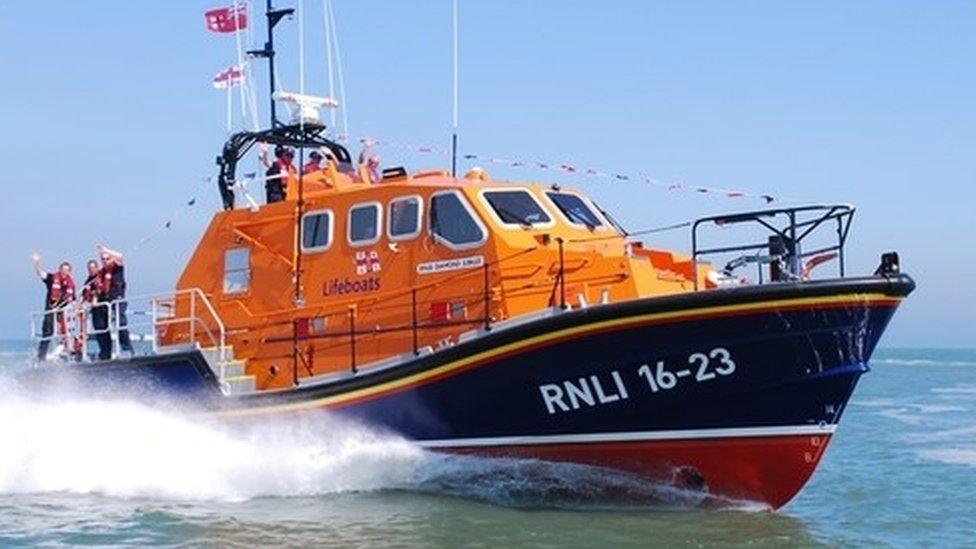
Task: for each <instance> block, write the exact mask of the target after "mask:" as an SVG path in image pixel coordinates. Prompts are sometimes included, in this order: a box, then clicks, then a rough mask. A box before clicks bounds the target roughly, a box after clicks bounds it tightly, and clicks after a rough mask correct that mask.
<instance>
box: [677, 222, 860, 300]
mask: <svg viewBox="0 0 976 549" xmlns="http://www.w3.org/2000/svg"><path fill="white" fill-rule="evenodd" d="M854 212H855V208H854V207H853V206H851V205H850V204H815V205H808V206H795V207H790V208H773V209H767V210H756V211H750V212H740V213H734V214H725V215H714V216H709V217H703V218H700V219H697V220H695V222H694V223H693V224H692V228H691V248H692V258H691V259H692V274H693V276H692V279H693V281H694V287H695V290H698V289H699V288H698V259H699V258H700V257H702V256H706V255H717V254H731V253H738V252H746V253H744V255H740V256H738V257H736V258H734V259H733V260H732V261H730V262H729V263H728V264H727V265H726V267H725V269H724V272H725V274H726V275H731V272H732V270H734V269H736V268H738V267H741V266H743V265H745V264H748V263H756V264H757V267H758V274H759V278H758V283H760V284H762V283H763V265H765V264H768V265H769V269H770V273H769V279H770V281H772V282H779V281H790V280H792V281H796V280H802V279H803V278H804V277H805V275H806V274H808V273H806V272H805V271H806V270H807V269H809V268H811V267H809V266H808V267H807V269H804V267H803V265H802V264H801V262H802V260H803V259H804V258H811V259H813V258H816V257H817V256H820V257H821V259H824V258H825V259H832V258H833V256H836V258H837V265H838V274H839V275H840V276H841V277H843V276H844V245H845V244H846V242H847V236H848V233H849V232H850V228H851V222H852V221H853V219H854ZM829 222H835V223H836V224H835V227H834V229H835V232H836V241H835V243H833V244H829V245H826V246H821V247H819V248H816V249H814V250H807V251H804V250H803V247H802V244H803V242H804V240H806V239H807V238H808V237H809V236H810V235H812V234H814V233H815V232H816V231H817V229H819V228H821V227H823V226H824V225H825V224H826V223H829ZM742 224H750V225H753V226H758V227H760V228H761V229H765V234H766V235H767V239H766V241H764V242H759V243H747V244H737V245H731V246H718V247H709V248H700V247H699V245H700V241H699V229H700V228H702V227H708V226H715V227H730V226H733V225H742ZM748 252H751V253H748ZM816 264H817V263H814V265H816Z"/></svg>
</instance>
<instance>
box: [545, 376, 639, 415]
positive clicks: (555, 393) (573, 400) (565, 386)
mask: <svg viewBox="0 0 976 549" xmlns="http://www.w3.org/2000/svg"><path fill="white" fill-rule="evenodd" d="M539 392H540V393H542V402H544V403H545V405H546V410H547V411H548V412H549V415H553V414H555V413H556V412H569V411H571V410H579V409H580V408H582V407H583V406H584V405H585V406H587V407H590V408H592V407H594V406H600V405H603V404H610V403H611V402H619V401H621V400H627V399H628V398H630V395H629V394H628V393H627V387H626V386H625V385H624V380H623V378H622V377H621V376H620V372H618V371H617V370H614V371H612V372H610V374H609V375H606V374H603V375H591V376H586V377H580V378H578V379H567V380H563V381H562V382H560V383H547V384H545V385H540V386H539Z"/></svg>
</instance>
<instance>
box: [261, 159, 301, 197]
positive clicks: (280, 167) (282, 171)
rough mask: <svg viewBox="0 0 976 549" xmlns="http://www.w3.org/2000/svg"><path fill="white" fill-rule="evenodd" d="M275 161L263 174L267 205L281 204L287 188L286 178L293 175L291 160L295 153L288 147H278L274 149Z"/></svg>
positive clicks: (293, 169) (293, 168) (293, 167)
mask: <svg viewBox="0 0 976 549" xmlns="http://www.w3.org/2000/svg"><path fill="white" fill-rule="evenodd" d="M275 158H276V160H275V161H274V162H272V163H271V166H270V167H269V168H268V171H267V172H266V173H265V181H264V190H265V192H266V193H267V200H266V202H267V203H268V204H272V203H274V202H281V201H282V200H284V199H285V188H286V187H287V186H288V178H289V177H290V176H292V175H294V174H295V166H294V164H292V160H293V159H294V158H295V151H293V150H292V149H291V148H289V147H284V146H281V145H278V146H277V147H275Z"/></svg>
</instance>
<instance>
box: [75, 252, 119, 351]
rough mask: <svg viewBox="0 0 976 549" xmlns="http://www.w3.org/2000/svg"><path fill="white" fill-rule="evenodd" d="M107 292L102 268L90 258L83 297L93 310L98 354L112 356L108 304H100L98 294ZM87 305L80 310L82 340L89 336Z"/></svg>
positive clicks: (88, 306) (92, 318)
mask: <svg viewBox="0 0 976 549" xmlns="http://www.w3.org/2000/svg"><path fill="white" fill-rule="evenodd" d="M105 293H106V292H105V291H104V290H103V289H102V270H101V269H100V268H99V267H98V262H97V261H95V260H94V259H89V260H88V278H86V279H85V284H84V286H82V288H81V299H82V300H83V301H84V304H85V305H86V306H87V308H88V309H90V310H91V321H92V328H94V332H95V341H96V342H97V343H98V356H99V358H101V357H103V356H109V357H111V356H112V335H111V334H110V333H109V330H108V307H109V306H108V304H99V302H98V296H100V295H104V294H105ZM85 310H86V307H81V308H80V311H79V312H78V314H79V316H80V321H81V322H80V324H81V337H82V341H84V340H85V339H87V338H88V322H87V321H86V320H87V319H85Z"/></svg>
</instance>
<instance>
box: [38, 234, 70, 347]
mask: <svg viewBox="0 0 976 549" xmlns="http://www.w3.org/2000/svg"><path fill="white" fill-rule="evenodd" d="M31 263H33V265H34V272H35V273H37V276H38V278H40V279H41V282H43V283H44V286H45V287H46V288H47V295H46V296H45V298H44V320H43V322H42V323H41V342H40V344H39V345H38V347H37V359H38V360H41V361H43V360H46V359H47V350H48V347H49V346H50V344H51V337H52V336H53V335H54V323H55V321H57V323H58V327H59V332H60V333H61V336H62V337H64V336H65V335H66V333H67V325H66V324H65V318H64V311H63V310H61V309H62V308H63V307H64V306H65V305H67V304H69V303H71V302H72V301H74V299H75V281H74V279H72V278H71V264H70V263H68V262H67V261H62V262H61V265H60V266H59V267H58V272H57V273H49V272H46V271H44V268H43V267H41V256H40V254H38V253H37V252H34V253H33V254H31Z"/></svg>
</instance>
